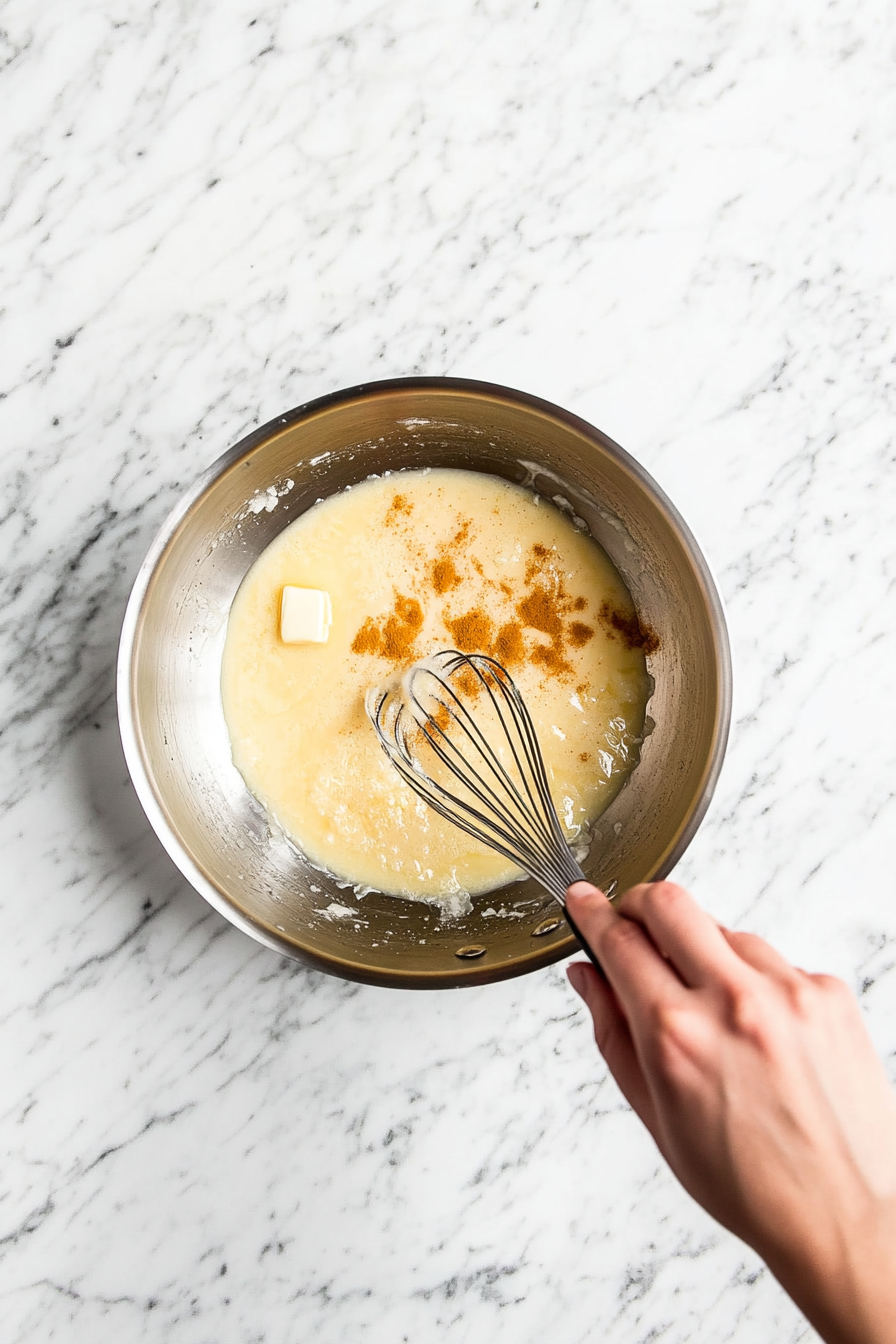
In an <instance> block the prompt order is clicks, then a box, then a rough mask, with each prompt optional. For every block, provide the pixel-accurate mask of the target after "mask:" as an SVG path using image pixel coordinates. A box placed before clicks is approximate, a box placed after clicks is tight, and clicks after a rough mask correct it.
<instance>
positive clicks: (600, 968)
mask: <svg viewBox="0 0 896 1344" xmlns="http://www.w3.org/2000/svg"><path fill="white" fill-rule="evenodd" d="M563 913H564V914H565V915H566V922H567V924H568V925H569V927H570V929H571V930H572V932H573V933H574V934H575V936H576V938H578V940H579V942H580V943H581V945H582V951H583V952H584V953H585V955H586V957H587V958H588V960H589V961H590V962H591V965H592V966H593V967H594V969H595V970H596V971H597V973H598V975H599V976H600V977H601V979H602V980H606V978H607V977H606V974H605V972H604V968H603V966H601V964H600V962H599V961H598V959H597V957H596V956H595V955H594V953H593V952H592V950H591V948H590V947H589V946H588V942H587V939H586V938H585V937H584V935H583V934H582V933H581V932H580V931H579V927H578V925H577V924H576V922H575V920H574V919H573V917H572V915H571V914H570V913H569V908H568V907H567V906H565V905H564V907H563Z"/></svg>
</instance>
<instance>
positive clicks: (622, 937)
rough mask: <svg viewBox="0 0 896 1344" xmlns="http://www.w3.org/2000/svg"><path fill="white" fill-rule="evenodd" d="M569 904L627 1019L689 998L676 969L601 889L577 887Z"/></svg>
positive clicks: (579, 884)
mask: <svg viewBox="0 0 896 1344" xmlns="http://www.w3.org/2000/svg"><path fill="white" fill-rule="evenodd" d="M566 900H567V903H568V904H569V905H570V906H571V908H572V916H573V919H574V920H575V921H576V924H577V925H578V927H579V928H580V929H581V931H582V933H583V935H584V936H585V938H586V939H587V940H588V944H589V946H590V947H592V948H593V949H594V952H595V954H596V956H597V959H598V961H599V962H600V964H601V966H602V967H603V971H604V974H605V975H606V977H607V979H608V980H609V982H610V984H611V985H612V987H613V991H614V993H615V994H616V997H617V999H618V1000H619V1004H620V1006H621V1008H622V1011H623V1012H624V1013H625V1015H626V1017H627V1018H629V1019H631V1018H632V1017H637V1016H638V1015H639V1012H641V1011H643V1009H644V1008H645V1007H646V1006H653V1005H655V1004H658V1003H661V1002H668V1001H669V1000H670V999H672V998H678V997H680V996H681V995H682V994H683V993H684V992H685V990H684V985H683V984H682V982H681V980H680V979H679V978H678V976H677V975H676V973H675V971H674V969H673V968H672V967H671V966H670V965H669V963H668V962H667V961H665V960H664V959H663V957H662V956H660V954H659V952H658V951H657V949H656V947H655V946H654V945H653V943H652V942H651V940H650V938H649V937H648V935H647V933H646V932H645V931H644V929H642V927H641V925H640V924H638V923H636V921H635V920H633V919H626V918H625V916H624V915H621V914H618V913H617V911H615V910H614V909H613V907H612V905H611V904H610V902H609V901H608V900H607V898H606V896H605V895H604V894H603V892H602V891H599V890H598V888H597V887H593V886H592V885H591V883H590V882H574V883H573V885H572V886H571V887H570V888H569V890H568V891H567V893H566Z"/></svg>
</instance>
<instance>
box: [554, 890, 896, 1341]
mask: <svg viewBox="0 0 896 1344" xmlns="http://www.w3.org/2000/svg"><path fill="white" fill-rule="evenodd" d="M567 899H568V903H569V907H570V911H571V913H572V916H573V919H574V920H575V922H576V925H577V926H578V928H579V929H580V930H581V932H582V934H583V935H584V937H585V938H586V939H587V940H588V943H589V945H590V946H591V948H592V949H593V951H594V952H595V954H596V956H597V958H598V960H599V961H600V963H601V965H602V967H603V969H604V972H605V974H606V980H603V979H602V978H601V977H600V976H599V975H598V973H597V972H596V971H595V970H594V968H593V967H592V966H590V965H588V964H587V963H585V962H574V963H573V964H572V965H571V966H570V967H569V969H568V972H567V974H568V975H569V979H570V983H571V984H572V986H573V988H574V989H575V990H576V991H577V992H578V993H579V994H581V996H582V998H583V999H584V1000H585V1002H586V1003H587V1004H588V1007H589V1008H590V1010H591V1015H592V1017H593V1019H594V1034H595V1039H596V1041H597V1044H598V1047H599V1049H600V1051H601V1053H602V1055H603V1056H604V1058H605V1059H606V1061H607V1064H608V1066H609V1068H610V1071H611V1073H612V1074H613V1076H614V1078H615V1079H616V1081H617V1083H618V1084H619V1087H620V1088H621V1090H622V1092H623V1094H624V1095H625V1097H626V1098H627V1100H628V1101H629V1102H630V1103H631V1106H632V1107H633V1109H634V1110H635V1111H636V1112H637V1113H638V1115H639V1116H640V1117H641V1119H642V1120H643V1121H644V1124H645V1125H646V1126H647V1128H648V1129H649V1131H650V1133H651V1134H652V1135H653V1138H654V1140H655V1141H656V1144H657V1147H658V1148H659V1150H660V1152H661V1153H662V1154H663V1156H664V1157H665V1159H666V1161H667V1162H668V1163H669V1165H670V1167H671V1168H672V1170H673V1172H674V1173H675V1175H676V1176H677V1177H678V1179H679V1180H680V1181H681V1183H682V1185H683V1186H684V1187H685V1189H686V1190H687V1191H688V1192H689V1193H690V1194H691V1195H693V1197H694V1198H695V1199H696V1200H697V1201H698V1203H700V1204H702V1205H703V1207H704V1208H705V1209H706V1210H707V1211H708V1212H709V1213H710V1214H712V1216H713V1217H714V1218H716V1219H718V1221H719V1222H720V1223H722V1224H723V1225H724V1226H725V1227H727V1228H729V1229H730V1230H731V1231H732V1232H735V1233H736V1234H737V1235H738V1236H739V1237H741V1238H743V1240H744V1241H746V1242H748V1243H749V1244H750V1245H751V1246H753V1247H754V1248H755V1249H756V1250H757V1251H758V1252H759V1254H760V1255H761V1256H762V1257H763V1259H764V1260H765V1261H766V1263H767V1264H768V1266H769V1268H770V1269H771V1270H772V1272H773V1273H774V1274H775V1276H776V1277H777V1278H778V1280H779V1281H780V1282H781V1284H782V1286H783V1287H784V1288H785V1289H786V1291H787V1292H788V1293H789V1294H790V1295H791V1297H792V1298H793V1299H794V1301H795V1302H796V1303H797V1304H798V1305H799V1306H800V1308H801V1309H802V1310H803V1311H804V1312H805V1314H806V1315H807V1316H808V1318H809V1320H810V1321H811V1322H812V1324H813V1325H814V1326H815V1327H816V1329H818V1331H819V1332H820V1333H821V1334H822V1336H823V1337H824V1338H825V1339H826V1340H828V1341H829V1344H885V1341H886V1342H887V1344H892V1341H893V1340H896V1098H894V1094H893V1092H892V1090H891V1089H890V1086H889V1083H888V1081H887V1077H886V1074H885V1072H884V1069H883V1066H882V1064H881V1063H880V1061H879V1060H878V1058H877V1056H876V1055H875V1053H874V1049H873V1047H872V1045H871V1041H870V1040H869V1038H868V1035H867V1032H866V1031H865V1027H864V1024H863V1022H862V1018H861V1014H860V1012H859V1008H858V1005H857V1003H856V1001H855V999H854V998H853V996H852V994H851V993H850V992H849V990H848V988H847V987H846V985H844V984H843V983H842V981H840V980H836V979H834V978H833V977H831V976H826V975H808V974H807V973H806V972H805V971H801V970H797V969H796V968H795V967H793V966H791V965H789V963H788V962H787V961H785V960H784V958H783V957H782V956H780V955H779V954H778V953H777V952H776V951H775V950H774V949H773V948H772V947H770V946H769V945H768V943H766V942H764V941H763V940H762V939H761V938H758V937H756V936H755V935H754V934H749V933H732V932H731V931H730V930H728V929H723V928H720V927H719V925H718V924H716V923H715V921H714V920H713V919H712V918H711V917H710V916H709V915H708V914H707V913H706V912H705V911H704V910H702V909H701V908H700V906H698V905H697V903H696V902H695V901H694V900H693V898H692V897H691V896H689V895H688V893H687V892H686V891H684V890H683V889H682V888H681V887H677V886H675V885H674V884H673V883H671V882H655V883H651V884H649V885H645V886H640V887H633V888H632V889H631V890H630V891H628V892H626V893H625V895H624V896H623V897H622V898H621V899H620V901H619V902H618V904H617V907H616V908H615V909H614V907H613V906H611V905H610V903H609V901H608V900H607V899H606V897H605V896H603V895H602V894H601V893H600V892H599V891H598V890H597V888H596V887H592V886H590V885H589V884H588V883H586V882H577V883H575V885H574V886H572V887H570V890H569V893H568V897H567Z"/></svg>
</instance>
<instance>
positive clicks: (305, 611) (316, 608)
mask: <svg viewBox="0 0 896 1344" xmlns="http://www.w3.org/2000/svg"><path fill="white" fill-rule="evenodd" d="M332 624H333V605H332V603H331V602H330V594H329V593H325V592H322V591H321V589H320V588H293V587H291V586H290V585H289V584H287V585H286V586H285V587H284V589H283V593H282V596H281V598H280V638H281V639H282V640H283V643H284V644H326V642H327V640H328V639H329V638H330V626H331V625H332Z"/></svg>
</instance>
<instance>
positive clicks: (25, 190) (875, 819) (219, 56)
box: [0, 0, 896, 1344]
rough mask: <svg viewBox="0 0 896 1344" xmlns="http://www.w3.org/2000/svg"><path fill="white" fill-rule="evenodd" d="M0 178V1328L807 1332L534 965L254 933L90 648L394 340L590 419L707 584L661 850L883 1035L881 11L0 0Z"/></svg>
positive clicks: (889, 542)
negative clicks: (342, 969)
mask: <svg viewBox="0 0 896 1344" xmlns="http://www.w3.org/2000/svg"><path fill="white" fill-rule="evenodd" d="M4 25H5V32H4V33H3V34H2V53H0V54H2V62H3V69H2V80H3V84H4V85H5V99H4V107H5V109H6V110H5V113H4V116H3V118H2V125H0V136H2V140H3V147H4V152H3V155H2V158H0V179H2V188H0V199H2V223H0V229H2V253H0V255H2V264H3V267H4V273H5V280H4V288H3V299H2V321H0V339H2V358H0V384H2V386H0V395H2V401H0V427H2V433H0V453H2V472H3V513H2V534H0V535H2V581H3V586H2V607H0V619H2V630H3V683H2V737H0V742H2V749H3V765H2V778H0V783H2V799H3V802H2V832H0V852H2V855H3V861H2V869H3V882H2V938H0V948H2V968H0V969H2V974H0V995H2V1031H0V1054H2V1073H0V1077H2V1108H0V1109H2V1125H3V1138H2V1152H3V1161H2V1165H0V1316H2V1319H3V1321H4V1327H3V1336H4V1340H5V1341H6V1342H7V1344H20V1342H24V1341H29V1344H31V1342H32V1341H34V1342H35V1344H38V1342H39V1344H45V1341H63V1340H64V1341H70V1340H74V1341H90V1344H113V1342H114V1344H121V1341H128V1344H131V1342H135V1341H142V1340H152V1341H155V1340H165V1341H168V1342H169V1344H250V1342H251V1344H280V1342H281V1341H282V1342H283V1344H291V1342H292V1341H306V1340H311V1339H314V1340H316V1341H321V1342H322V1344H337V1342H338V1344H342V1341H351V1342H352V1344H353V1342H354V1341H355V1340H357V1339H359V1338H360V1337H363V1338H364V1339H366V1340H369V1341H371V1344H401V1342H402V1341H412V1342H413V1344H418V1342H419V1341H429V1340H443V1339H444V1340H449V1341H452V1342H456V1344H530V1341H531V1342H532V1344H534V1342H535V1341H541V1340H542V1339H544V1338H548V1337H549V1338H551V1339H552V1340H557V1341H560V1344H577V1341H585V1340H589V1341H591V1340H601V1341H608V1342H609V1344H639V1342H641V1341H645V1342H646V1341H648V1340H658V1339H662V1340H663V1341H664V1344H679V1342H680V1341H681V1342H683V1341H686V1340H687V1341H695V1342H696V1341H700V1344H712V1342H714V1341H721V1340H726V1341H727V1340H732V1341H737V1342H738V1344H755V1341H757V1340H774V1341H776V1342H779V1341H792V1340H806V1339H811V1338H813V1335H812V1332H811V1331H810V1330H809V1329H808V1327H807V1326H806V1325H805V1323H804V1322H803V1320H802V1318H801V1317H800V1315H799V1313H798V1312H797V1311H796V1309H795V1308H794V1307H793V1306H792V1305H791V1304H790V1303H789V1302H788V1300H787V1299H786V1298H785V1296H784V1295H783V1293H782V1292H781V1291H780V1289H779V1288H778V1286H777V1284H776V1283H775V1282H774V1281H773V1280H772V1279H771V1277H770V1275H769V1274H768V1273H767V1272H766V1271H765V1270H764V1269H763V1267H762V1265H761V1264H760V1262H759V1261H758V1259H757V1257H756V1256H755V1255H753V1254H752V1253H751V1252H750V1251H748V1250H747V1249H746V1248H745V1247H744V1246H743V1245H742V1244H741V1243H739V1242H738V1241H736V1240H735V1239H734V1238H733V1237H731V1236H729V1235H728V1234H727V1233H725V1232H723V1231H721V1230H719V1229H718V1228H717V1227H716V1226H715V1225H714V1224H713V1223H712V1222H711V1221H710V1219H709V1218H708V1217H706V1216H705V1215H704V1214H703V1213H702V1212H701V1211H700V1210H699V1209H698V1208H697V1207H695V1206H694V1204H692V1203H691V1201H690V1200H689V1199H688V1197H687V1196H686V1195H684V1194H683V1193H682V1191H681V1190H680V1189H679V1188H678V1186H677V1185H676V1183H675V1181H674V1180H673V1178H672V1177H671V1176H670V1175H669V1174H668V1173H667V1172H666V1170H665V1169H664V1167H663V1164H662V1162H661V1161H660V1159H659V1158H658V1156H657V1154H656V1152H655V1150H654V1147H653V1145H652V1143H651V1141H650V1140H649V1139H648V1138H647V1137H646V1135H645V1134H644V1132H643V1131H642V1129H641V1127H640V1125H639V1124H638V1122H637V1121H636V1120H635V1118H634V1117H633V1116H632V1114H631V1113H630V1112H629V1111H628V1109H627V1108H626V1107H625V1106H624V1105H623V1103H622V1101H621V1099H620V1096H619V1093H618V1091H617V1089H616V1087H615V1085H614V1084H613V1083H612V1081H611V1080H609V1079H608V1078H607V1075H606V1071H605V1069H604V1066H603V1064H602V1063H601V1062H600V1060H599V1059H598V1058H597V1056H596V1054H595V1051H594V1049H593V1047H592V1043H591V1040H590V1035H589V1030H588V1025H587V1023H586V1021H585V1020H584V1017H583V1013H582V1011H581V1009H580V1006H579V1002H578V1000H576V999H575V998H574V996H573V995H572V993H571V991H570V990H569V989H568V987H567V985H566V982H565V978H564V976H563V973H562V967H554V968H552V969H551V970H548V971H544V972H540V973H538V974H535V975H531V976H529V977H527V978H525V979H522V980H518V981H515V982H511V983H507V984H502V985H499V986H496V987H493V988H484V989H478V990H469V991H464V992H461V993H456V994H442V995H426V994H402V993H400V992H395V991H387V990H378V989H372V988H366V987H360V986H357V985H348V984H343V983H341V982H340V981H338V980H335V979H328V978H326V977H324V976H321V975H319V974H316V973H310V972H307V971H305V970H303V969H301V968H300V967H298V966H295V965H293V964H290V963H288V962H286V961H283V960H281V959H280V958H278V957H277V956H275V955H274V954H272V953H270V952H267V951H265V950H263V949H261V948H260V947H258V946H256V945H255V944H254V943H253V942H252V941H250V940H249V939H248V938H247V937H245V936H243V935H242V934H240V933H238V932H237V931H235V930H234V929H232V928H231V927H230V926H229V925H228V924H226V923H225V922H224V921H223V920H222V919H221V918H220V917H219V916H218V915H217V914H216V913H214V912H213V911H212V910H211V909H210V908H209V907H207V906H206V905H205V904H204V902H203V901H202V900H201V899H200V897H199V896H197V895H196V894H195V893H194V892H193V891H192V890H191V889H190V888H189V887H188V885H187V884H186V883H185V881H184V880H183V879H182V878H181V877H180V875H179V873H178V872H177V871H176V870H175V869H174V867H173V866H172V864H171V863H170V862H169V860H168V859H167V857H166V856H165V854H164V853H163V851H162V850H161V848H160V845H159V844H158V842H157V841H156V839H155V837H154V835H153V834H152V832H151V831H150V829H149V827H148V825H147V823H146V820H145V818H144V816H143V813H142V812H141V810H140V807H139V805H138V803H137V802H136V799H135V797H134V794H133V792H132V789H131V787H130V785H129V782H128V778H127V772H126V769H125V766H124V761H123V758H122V754H121V748H120V745H119V739H118V732H117V726H116V718H115V707H114V698H113V663H114V656H115V649H116V642H117V637H118V630H119V626H120V622H121V617H122V611H123V607H124V603H125V600H126V596H127V593H128V590H129V586H130V583H131V582H132V580H133V577H134V574H135V572H136V569H137V567H138V564H139V562H140V559H141V558H142V555H143V553H144V551H145V549H146V547H147V545H148V543H149V541H150V538H151V537H152V535H153V533H154V532H155V530H156V528H157V527H158V526H159V524H160V523H161V521H162V519H163V518H164V516H165V514H166V512H167V511H168V509H169V508H170V506H171V505H172V504H173V502H174V501H175V500H176V498H177V497H178V494H179V492H180V491H181V490H182V489H183V488H184V487H185V486H186V485H187V484H188V483H189V482H190V481H191V480H192V479H193V478H194V477H195V476H196V475H197V474H198V472H199V471H201V470H202V469H203V468H204V467H205V466H206V465H208V464H209V463H210V462H211V461H212V460H213V459H214V458H216V457H217V456H218V455H219V454H220V453H221V452H223V451H224V450H225V449H226V448H227V447H228V446H229V445H230V444H232V443H233V442H235V441H236V440H237V439H238V438H240V437H241V436H242V435H243V434H244V433H245V432H246V431H247V430H248V429H249V428H250V427H251V426H253V425H255V424H257V423H260V422H263V421H265V420H267V419H270V418H271V417H273V416H274V415H276V414H277V413H278V412H281V411H283V410H285V409H288V408H289V407H292V406H295V405H297V404H299V403H301V402H303V401H306V400H308V399H310V398H313V397H315V396H319V395H322V394H324V393H326V392H329V391H332V390H334V389H336V388H339V387H343V386H347V385H350V384H354V383H358V382H361V381H365V380H368V379H371V378H378V377H391V376H396V375H402V374H409V373H427V374H450V375H457V376H464V377H473V378H482V379H487V380H491V381H495V382H503V383H507V384H509V385H511V386H515V387H520V388H524V389H526V390H527V391H530V392H533V393H536V394H538V395H540V396H544V397H547V398H549V399H551V400H553V401H556V402H558V403H560V404H561V405H563V406H566V407H568V408H569V409H571V410H573V411H575V412H577V413H579V414H580V415H583V416H585V417H586V418H587V419H590V420H591V421H592V422H594V423H595V424H597V425H599V426H600V427H601V428H602V429H603V430H605V431H606V432H607V433H609V434H611V435H612V436H613V437H614V438H616V439H617V440H619V441H620V442H621V443H622V444H623V445H624V446H625V447H626V448H628V449H629V451H630V452H632V453H633V454H634V455H635V456H636V457H637V458H639V460H640V461H641V462H643V463H644V465H645V466H646V467H647V468H648V470H650V471H651V472H652V473H653V474H654V476H655V477H656V478H657V479H658V481H659V482H660V484H661V485H662V486H663V487H664V488H665V489H666V490H667V492H668V493H669V494H670V495H671V496H672V498H673V499H674V500H675V502H676V503H677V504H678V506H679V507H680V509H681V510H682V512H683V513H684V515H685V517H686V518H687V519H688V521H689V522H690V523H691V525H692V526H693V528H694V530H695V531H696V533H697V536H698V537H699V538H700V540H701V542H702V544H703V546H704V548H705V550H706V552H707V555H708V556H709V558H710V561H711V563H712V564H713V566H714V568H715V571H716V573H717V575H718V577H719V582H720V586H721V588H722V590H723V593H724V596H725V599H726V602H727V607H728V614H729V620H730V628H731V636H732V644H733V649H734V656H735V674H736V693H735V697H736V698H735V721H734V728H733V737H732V743H731V749H730V752H729V755H728V759H727V762H726V765H725V768H724V772H723V774H722V778H721V782H720V785H719V788H718V792H717V795H716V799H715V802H714V803H713V806H712V808H711V810H710V813H709V815H708V817H707V819H706V822H705V824H704V825H703V827H702V829H701V831H700V833H699V835H698V837H697V839H696V840H695V842H694V843H693V845H692V847H691V849H690V851H689V852H688V854H687V856H686V858H685V861H684V862H683V863H682V864H681V865H680V867H679V870H678V871H679V875H680V878H681V880H683V881H685V882H686V883H688V884H690V885H691V887H692V888H693V890H694V891H695V893H696V894H697V895H698V897H699V898H700V899H701V900H702V901H703V902H704V903H705V904H706V905H707V906H708V907H710V908H711V909H712V910H713V911H714V912H715V913H716V914H717V915H718V916H719V917H720V918H721V919H724V920H725V921H726V922H728V923H730V924H733V925H735V926H739V927H748V928H752V929H755V930H756V931H758V932H760V933H762V934H764V935H766V936H768V937H770V938H772V939H773V940H774V941H775V942H776V943H777V945H778V946H779V947H780V948H781V949H782V950H783V951H784V952H785V953H786V954H787V955H789V956H790V957H791V958H792V959H794V960H796V961H798V962H799V963H800V964H802V965H805V966H807V967H809V968H812V969H822V968H824V969H827V970H831V971H834V972H836V973H838V974H840V975H843V976H844V977H845V978H846V979H847V980H848V981H849V983H850V984H851V985H852V986H854V988H855V989H856V991H857V992H859V993H860V994H861V996H862V997H861V1002H862V1005H863V1007H864V1009H865V1012H866V1015H867V1020H868V1022H869V1025H870V1027H871V1030H872V1032H873V1034H874V1038H875V1041H876V1043H877V1045H878V1047H879V1049H880V1050H881V1052H882V1053H883V1054H884V1055H885V1056H887V1057H888V1060H889V1062H890V1065H891V1067H892V1066H893V1064H894V1061H896V973H894V971H893V967H894V962H896V910H894V899H893V898H894V876H893V874H894V860H893V836H894V834H896V827H894V812H896V808H894V780H896V744H894V722H893V703H894V693H896V674H894V666H896V657H894V655H896V639H894V620H893V617H894V578H896V571H894V543H893V537H894V525H893V519H894V517H896V488H894V480H896V476H894V436H893V425H894V418H896V362H894V361H896V335H894V325H893V324H894V312H896V251H894V245H893V241H894V238H896V209H894V129H896V116H894V113H896V95H894V89H896V81H894V78H893V66H892V58H893V51H894V42H896V23H894V10H893V7H892V5H890V4H888V3H886V0H852V3H849V4H847V3H846V0H832V2H831V3H829V4H827V5H825V6H823V7H818V6H816V7H815V8H814V9H813V8H812V7H807V6H805V5H804V4H803V3H802V0H776V3H769V2H768V0H742V2H741V3H737V4H735V3H721V4H718V5H714V6H702V5H695V4H681V5H672V6H670V5H668V4H666V3H663V0H621V3H615V4H612V3H591V4H587V3H584V2H583V0H540V3H532V4H526V5H524V4H516V5H514V4H509V3H507V2H506V0H503V3H502V2H501V0H456V3H450V4H447V5H442V6H425V5H420V4H415V3H412V2H411V0H383V2H382V3H371V2H370V0H333V3H331V4H329V5H312V4H310V3H308V2H307V0H304V2H302V3H299V2H298V0H294V3H291V4H287V3H283V2H282V0H271V2H270V3H268V4H266V5H263V6H258V7H255V8H253V6H252V5H251V4H249V3H248V0H216V2H215V3H214V4H213V3H210V0H193V2H192V3H190V4H176V3H174V0H157V3H155V4H153V5H151V6H146V5H142V4H138V3H136V0H65V3H63V0H38V3H33V2H32V3H25V2H24V0H12V2H11V3H10V4H8V5H7V6H6V7H5V9H4Z"/></svg>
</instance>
